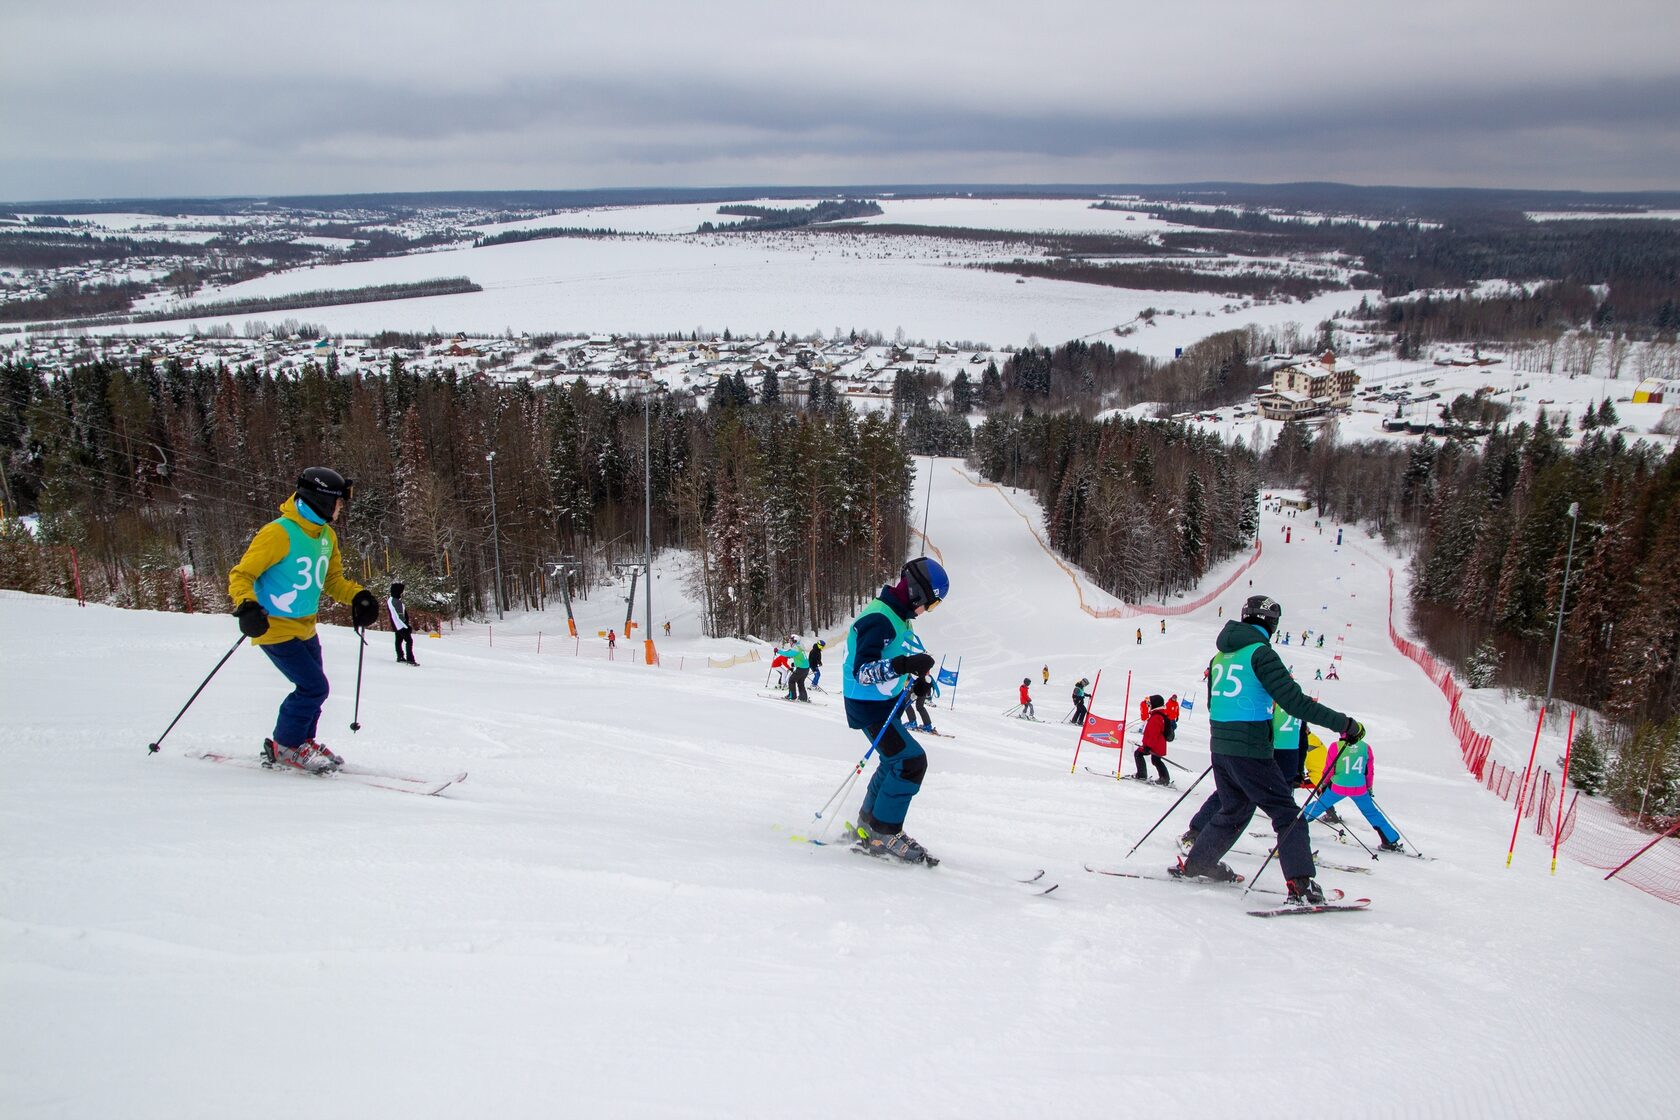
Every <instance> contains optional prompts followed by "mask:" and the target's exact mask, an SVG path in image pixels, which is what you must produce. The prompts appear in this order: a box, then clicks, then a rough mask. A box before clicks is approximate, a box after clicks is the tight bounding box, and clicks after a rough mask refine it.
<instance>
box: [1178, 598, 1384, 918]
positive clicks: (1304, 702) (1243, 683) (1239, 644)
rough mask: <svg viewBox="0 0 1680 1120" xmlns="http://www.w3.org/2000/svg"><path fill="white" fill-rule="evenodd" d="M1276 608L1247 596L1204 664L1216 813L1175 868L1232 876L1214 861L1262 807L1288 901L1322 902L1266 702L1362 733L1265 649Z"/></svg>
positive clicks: (1355, 735)
mask: <svg viewBox="0 0 1680 1120" xmlns="http://www.w3.org/2000/svg"><path fill="white" fill-rule="evenodd" d="M1282 616H1283V608H1282V607H1280V606H1279V605H1278V603H1277V601H1276V600H1275V599H1272V598H1270V597H1268V596H1265V595H1254V596H1250V597H1249V599H1248V601H1247V602H1246V603H1244V604H1243V610H1242V618H1241V620H1240V621H1236V620H1233V621H1231V622H1227V623H1226V624H1225V628H1224V629H1223V630H1221V631H1220V632H1219V638H1218V640H1217V644H1218V649H1219V652H1218V653H1216V654H1215V655H1214V657H1213V660H1212V661H1211V662H1210V664H1209V669H1210V675H1209V678H1208V684H1209V689H1208V692H1209V695H1208V718H1209V722H1210V724H1211V725H1212V736H1211V745H1212V748H1213V780H1214V786H1215V789H1216V790H1217V791H1218V794H1219V810H1218V812H1216V813H1215V814H1214V815H1213V818H1212V819H1211V820H1209V821H1208V822H1207V824H1206V825H1205V826H1204V827H1203V828H1202V829H1201V832H1200V834H1199V835H1198V836H1197V837H1196V841H1195V843H1194V845H1192V847H1191V849H1190V852H1189V854H1188V855H1186V856H1185V857H1184V859H1183V861H1182V862H1181V863H1180V864H1179V866H1178V867H1177V868H1174V869H1173V870H1174V871H1175V873H1177V874H1181V875H1183V876H1186V877H1205V878H1210V879H1215V880H1218V881H1224V882H1235V881H1237V878H1238V877H1237V874H1236V872H1234V871H1232V870H1231V869H1230V868H1229V867H1226V866H1225V864H1223V863H1221V862H1220V860H1221V858H1222V857H1223V856H1224V855H1225V853H1226V852H1228V851H1230V849H1231V845H1232V844H1234V843H1235V842H1236V839H1237V837H1238V836H1240V835H1241V834H1242V831H1243V829H1244V828H1246V827H1247V826H1248V822H1249V821H1250V820H1252V819H1253V817H1254V810H1255V808H1256V807H1258V808H1261V809H1264V810H1265V812H1266V815H1267V816H1268V817H1270V818H1271V821H1272V829H1273V831H1274V832H1276V833H1277V838H1278V839H1277V845H1278V861H1279V865H1280V866H1281V867H1282V869H1283V876H1284V879H1285V880H1287V882H1288V886H1289V899H1290V901H1291V902H1298V903H1307V904H1315V903H1320V902H1323V901H1324V891H1323V890H1322V889H1320V887H1319V885H1318V884H1317V883H1316V882H1314V880H1313V874H1314V868H1313V857H1312V848H1311V846H1310V845H1309V844H1308V842H1307V832H1306V829H1303V828H1298V827H1296V817H1297V816H1298V815H1299V813H1300V810H1299V809H1298V808H1297V807H1296V805H1295V798H1294V797H1293V796H1292V795H1291V794H1290V791H1289V785H1288V783H1286V782H1285V781H1284V779H1283V775H1282V774H1281V773H1280V772H1279V770H1278V766H1277V761H1276V759H1275V758H1274V750H1273V740H1274V734H1273V705H1274V704H1276V705H1278V706H1281V707H1282V708H1283V710H1284V711H1285V712H1287V713H1288V714H1290V715H1292V716H1294V717H1296V718H1297V719H1300V720H1303V721H1306V722H1309V723H1315V724H1318V725H1319V726H1321V727H1331V728H1340V729H1341V734H1342V738H1343V740H1344V741H1346V742H1348V743H1357V742H1358V741H1359V740H1360V739H1362V738H1364V736H1365V728H1364V727H1362V726H1361V725H1360V723H1359V721H1358V720H1355V719H1353V718H1352V717H1351V716H1347V715H1344V714H1343V713H1341V712H1338V711H1336V710H1334V709H1333V708H1327V707H1325V706H1324V705H1323V704H1320V703H1318V702H1317V701H1315V700H1311V699H1309V698H1308V697H1307V696H1306V695H1305V694H1304V693H1302V691H1301V686H1300V685H1298V684H1296V683H1295V679H1294V678H1293V677H1291V676H1290V675H1289V670H1288V669H1286V668H1285V667H1284V665H1283V662H1282V661H1281V660H1279V658H1278V655H1277V654H1276V653H1275V652H1273V650H1272V647H1271V645H1270V639H1271V637H1272V635H1273V634H1275V633H1276V632H1277V626H1278V620H1279V619H1280V618H1281V617H1282Z"/></svg>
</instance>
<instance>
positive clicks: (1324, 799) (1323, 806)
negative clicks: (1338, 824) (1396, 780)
mask: <svg viewBox="0 0 1680 1120" xmlns="http://www.w3.org/2000/svg"><path fill="white" fill-rule="evenodd" d="M1344 797H1345V798H1347V799H1348V800H1349V801H1351V802H1353V803H1354V804H1355V805H1357V806H1359V811H1360V812H1361V813H1364V814H1365V819H1366V820H1368V821H1370V822H1371V827H1372V828H1374V829H1376V830H1377V835H1378V836H1381V837H1382V838H1383V840H1384V842H1386V843H1389V844H1392V843H1394V842H1395V841H1396V840H1398V839H1400V833H1399V832H1397V831H1396V830H1395V828H1394V826H1393V825H1391V824H1389V823H1388V818H1387V817H1385V816H1383V811H1382V810H1381V809H1379V808H1377V803H1376V802H1375V801H1373V800H1372V799H1371V795H1370V794H1368V793H1337V792H1336V791H1335V790H1333V789H1326V790H1324V791H1323V792H1322V793H1320V794H1319V795H1318V796H1317V797H1315V798H1313V799H1312V801H1310V802H1308V803H1307V811H1306V813H1305V814H1304V815H1305V817H1306V819H1307V820H1309V821H1316V820H1317V819H1318V818H1319V817H1321V816H1323V815H1324V813H1325V811H1326V810H1327V809H1329V808H1330V806H1332V805H1334V804H1335V803H1336V802H1338V801H1340V800H1342V798H1344Z"/></svg>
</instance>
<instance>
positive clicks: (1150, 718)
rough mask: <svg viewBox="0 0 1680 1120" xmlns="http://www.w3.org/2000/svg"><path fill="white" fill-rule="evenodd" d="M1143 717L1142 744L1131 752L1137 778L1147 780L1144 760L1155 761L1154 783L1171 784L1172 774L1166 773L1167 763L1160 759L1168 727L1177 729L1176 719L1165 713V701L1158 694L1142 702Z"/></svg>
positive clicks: (1147, 772)
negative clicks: (1135, 764) (1135, 765)
mask: <svg viewBox="0 0 1680 1120" xmlns="http://www.w3.org/2000/svg"><path fill="white" fill-rule="evenodd" d="M1144 705H1145V707H1144V710H1145V713H1146V714H1145V717H1144V721H1143V745H1142V746H1140V747H1138V749H1137V750H1135V751H1133V752H1132V761H1134V762H1136V763H1137V780H1138V781H1140V782H1147V781H1148V780H1149V768H1148V766H1147V765H1146V762H1154V763H1155V777H1156V781H1155V784H1156V785H1162V786H1170V785H1172V775H1171V774H1169V773H1167V764H1166V763H1165V762H1164V761H1162V760H1163V759H1165V758H1166V757H1167V743H1168V742H1169V741H1170V740H1169V736H1168V731H1169V727H1170V729H1171V730H1172V731H1177V730H1178V728H1177V723H1178V721H1177V720H1174V719H1172V718H1171V717H1170V716H1169V715H1168V714H1167V704H1166V701H1164V700H1162V699H1161V698H1160V697H1159V696H1151V697H1150V698H1149V699H1148V700H1146V701H1145V702H1144Z"/></svg>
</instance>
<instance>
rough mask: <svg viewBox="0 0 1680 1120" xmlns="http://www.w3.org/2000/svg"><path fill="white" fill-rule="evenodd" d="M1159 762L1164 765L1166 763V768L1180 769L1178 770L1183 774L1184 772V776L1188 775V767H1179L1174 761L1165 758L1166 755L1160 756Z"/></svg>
mask: <svg viewBox="0 0 1680 1120" xmlns="http://www.w3.org/2000/svg"><path fill="white" fill-rule="evenodd" d="M1161 761H1162V762H1164V763H1166V764H1167V765H1168V766H1178V768H1179V769H1180V770H1182V771H1184V772H1185V773H1186V774H1188V773H1190V767H1188V766H1179V764H1178V763H1176V762H1174V761H1173V760H1172V759H1170V758H1168V757H1167V756H1166V755H1162V756H1161Z"/></svg>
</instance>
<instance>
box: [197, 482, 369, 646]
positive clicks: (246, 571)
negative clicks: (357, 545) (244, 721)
mask: <svg viewBox="0 0 1680 1120" xmlns="http://www.w3.org/2000/svg"><path fill="white" fill-rule="evenodd" d="M280 514H281V516H283V517H285V518H286V519H287V520H289V521H291V522H292V523H293V524H296V525H300V526H302V527H303V531H304V532H305V533H308V534H309V535H310V536H312V537H319V536H320V535H321V534H322V533H332V536H331V537H329V538H328V539H329V540H331V541H332V558H331V559H330V560H329V561H328V562H327V578H326V580H325V582H324V583H322V585H321V590H323V591H325V592H326V593H327V594H328V595H331V596H332V597H333V598H334V599H337V600H338V601H339V602H341V603H348V602H349V601H350V600H351V599H353V598H355V597H356V592H358V591H360V590H362V585H361V584H359V583H356V582H355V581H354V580H350V579H346V578H345V575H344V565H343V564H342V563H341V562H340V560H339V555H338V534H336V533H333V530H332V526H331V525H317V524H315V523H314V522H313V521H311V520H309V518H307V517H305V516H303V514H301V513H299V512H298V508H297V495H296V494H294V495H292V496H291V497H290V498H287V499H286V500H285V501H284V502H281V503H280ZM291 548H292V544H291V541H290V540H289V539H288V538H287V536H286V530H285V529H283V528H281V527H280V525H279V524H278V523H277V522H273V521H270V522H269V523H268V524H267V525H264V526H263V527H262V528H261V529H258V530H257V535H256V536H254V537H252V538H251V543H250V544H249V545H248V546H246V548H245V555H244V556H241V557H240V558H239V563H237V564H235V565H234V566H233V570H232V571H230V572H229V573H228V598H229V599H232V600H233V605H234V606H236V607H237V606H238V605H239V604H240V603H243V602H244V601H245V600H247V599H252V600H254V599H256V597H257V592H256V582H257V578H258V577H259V576H261V575H262V574H263V573H264V572H266V571H268V569H270V568H272V567H274V565H276V564H278V563H280V562H281V561H282V560H284V559H285V558H286V554H287V553H289V552H290V551H291ZM316 617H317V616H316V615H308V616H307V617H304V618H282V617H280V616H279V615H269V616H268V633H266V634H264V635H263V636H262V637H260V638H252V639H251V644H252V645H257V646H271V645H275V644H277V643H279V642H289V641H291V640H292V639H293V638H299V639H302V640H305V641H307V640H308V639H310V638H313V637H314V636H315V619H316Z"/></svg>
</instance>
